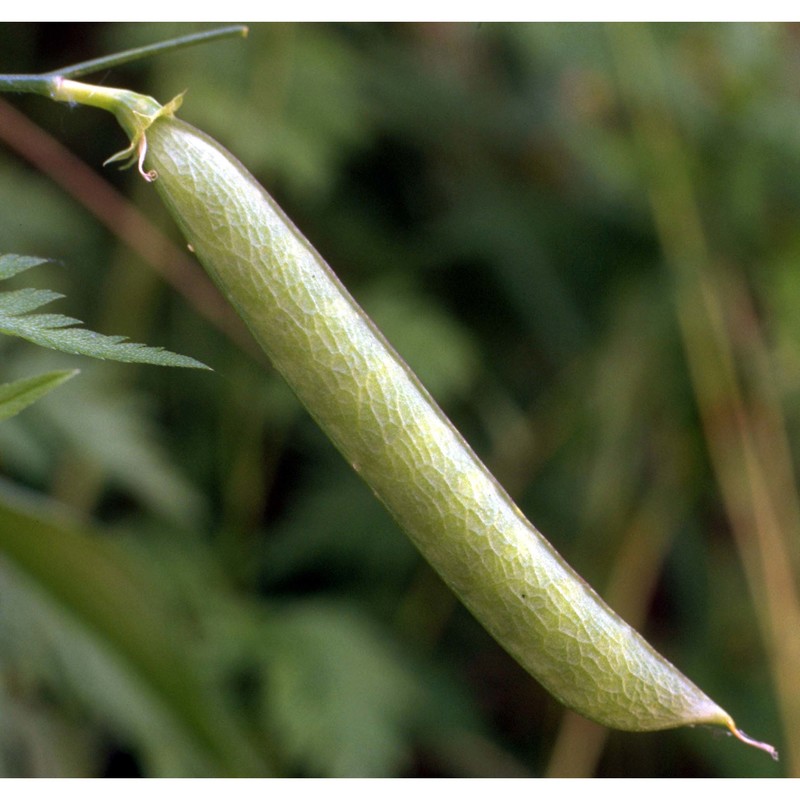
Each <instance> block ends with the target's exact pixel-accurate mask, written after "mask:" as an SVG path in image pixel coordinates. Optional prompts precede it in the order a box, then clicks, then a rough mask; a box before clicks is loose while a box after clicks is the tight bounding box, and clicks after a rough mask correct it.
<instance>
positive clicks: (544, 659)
mask: <svg viewBox="0 0 800 800" xmlns="http://www.w3.org/2000/svg"><path fill="white" fill-rule="evenodd" d="M89 63H90V65H91V66H93V67H94V66H96V63H97V62H89ZM44 77H45V78H46V79H47V81H48V82H47V84H46V87H47V91H48V93H49V94H50V96H51V97H53V98H54V99H58V100H65V101H70V102H79V103H87V104H91V105H97V106H100V107H103V108H106V109H108V110H110V111H112V112H113V113H115V114H116V115H117V118H118V119H119V121H120V123H121V124H122V126H123V127H124V128H125V130H126V131H127V132H128V133H129V135H130V136H131V145H130V147H129V148H128V149H127V150H125V151H123V152H122V153H120V154H118V155H117V156H115V157H114V158H113V159H111V160H115V159H118V158H124V157H127V158H129V159H130V160H131V161H134V162H135V161H138V164H139V169H140V171H141V172H142V174H143V175H144V176H145V177H146V178H147V179H148V180H150V181H153V182H154V185H155V187H156V189H157V190H158V192H159V194H160V195H161V197H162V198H163V200H164V202H165V203H166V205H167V207H168V208H169V210H170V211H171V213H172V215H173V216H174V218H175V220H176V221H177V222H178V224H179V226H180V227H181V229H182V231H183V233H184V235H185V236H186V239H187V241H188V244H189V246H190V249H191V250H192V251H193V252H194V253H195V254H196V255H197V257H198V259H199V261H200V263H201V264H202V265H203V266H204V267H205V269H206V271H207V272H208V273H209V275H210V276H211V277H212V279H213V280H214V281H215V282H216V284H217V285H218V286H219V288H220V290H221V291H222V292H223V294H224V295H225V297H226V298H227V299H228V300H229V301H230V303H231V304H232V305H233V306H234V307H235V309H236V310H237V312H238V313H239V314H240V316H241V317H242V318H243V320H244V321H245V322H246V324H247V325H248V326H249V328H250V330H251V331H252V333H253V335H254V336H255V338H256V340H257V341H258V342H259V343H260V345H261V346H262V347H263V349H264V350H265V351H266V353H267V354H268V355H269V357H270V359H271V360H272V362H273V364H274V365H275V367H276V368H277V369H278V371H279V372H281V373H282V374H283V376H284V378H285V379H286V380H287V382H288V383H289V385H290V386H291V387H292V389H293V390H294V392H295V393H296V394H297V396H298V397H299V399H300V400H301V402H302V403H303V404H304V405H305V406H306V408H307V409H308V411H309V412H310V413H311V415H312V416H313V417H314V419H315V420H316V421H317V422H318V423H319V425H320V426H321V428H322V429H323V430H324V431H325V433H326V434H327V435H328V436H329V437H330V438H331V440H332V441H333V443H334V444H335V445H336V447H337V448H338V449H339V450H340V452H341V453H342V455H343V456H344V458H345V459H346V460H347V461H348V462H349V463H350V464H351V466H352V467H353V469H355V470H356V472H357V473H358V474H359V475H361V477H362V478H363V479H364V480H365V481H366V483H367V484H368V485H369V486H370V487H371V488H372V490H373V491H374V493H375V494H376V496H377V497H378V498H379V499H380V500H381V502H382V503H383V504H384V505H385V506H386V508H387V509H388V510H389V511H390V513H391V514H392V515H393V516H394V518H395V519H396V520H397V522H398V523H399V525H400V526H401V527H402V528H403V530H404V531H405V532H406V533H407V534H408V536H409V537H410V538H411V539H412V541H413V542H414V544H415V545H416V546H417V547H418V548H419V550H420V551H421V553H422V554H423V555H424V557H425V558H426V559H427V560H428V561H429V562H430V563H431V565H432V566H433V567H434V568H435V569H436V570H437V572H438V573H439V574H440V575H441V576H442V578H443V580H444V581H445V582H446V583H447V584H448V585H449V586H450V587H451V589H452V590H453V591H454V592H455V594H456V595H457V596H458V597H459V598H460V599H461V600H462V602H463V603H464V604H465V605H466V606H467V607H468V608H469V609H470V611H471V612H472V613H473V614H474V615H475V617H476V618H477V619H478V620H479V621H480V622H481V623H482V624H483V625H484V627H485V628H486V629H487V630H488V631H489V632H490V633H491V634H492V636H494V637H495V639H497V641H498V642H499V643H500V644H501V645H502V646H503V647H504V648H505V649H506V650H507V651H508V652H509V653H510V654H511V655H512V656H513V657H514V658H515V659H516V660H517V661H518V662H519V663H520V664H521V665H522V666H523V667H524V668H525V669H526V670H527V671H528V672H529V673H530V674H531V675H533V676H534V677H535V678H536V679H537V680H538V681H540V683H541V684H542V685H543V686H544V687H545V688H546V689H548V690H549V691H550V692H551V693H552V694H553V695H555V696H556V697H557V698H558V699H559V700H560V701H561V702H563V703H564V704H565V705H567V706H569V707H570V708H572V709H574V710H575V711H577V712H578V713H580V714H582V715H584V716H585V717H588V718H590V719H593V720H595V721H597V722H599V723H601V724H604V725H607V726H609V727H613V728H618V729H622V730H629V731H650V730H659V729H666V728H674V727H679V726H682V725H698V724H708V725H720V726H723V727H726V728H728V729H729V730H730V731H731V733H733V735H735V736H736V737H737V738H739V739H740V740H742V741H743V742H745V743H747V744H750V745H753V746H755V747H758V748H761V749H763V750H765V751H767V752H768V753H770V754H771V755H772V756H773V757H774V758H777V752H776V751H775V749H774V748H773V747H771V746H770V745H768V744H765V743H762V742H757V741H755V740H753V739H750V738H749V737H748V736H746V735H745V734H744V733H742V732H741V731H740V730H738V729H737V728H736V725H735V724H734V721H733V719H732V718H731V716H730V715H729V714H728V713H727V712H726V711H724V710H723V709H722V708H720V707H719V706H718V705H717V704H716V703H714V702H713V701H712V700H711V699H710V698H709V697H707V696H706V695H705V694H704V693H703V692H702V691H701V690H700V689H699V688H698V687H697V686H695V685H694V684H693V683H692V682H691V681H690V680H689V679H688V678H686V677H685V676H684V675H683V674H682V673H681V672H680V671H678V670H677V669H676V668H675V667H674V666H673V665H672V664H670V663H669V662H668V661H667V660H666V659H665V658H663V657H662V656H661V655H659V654H658V653H657V652H656V651H655V650H654V649H653V648H652V647H651V646H650V645H649V644H648V643H647V642H646V641H645V640H644V639H643V638H642V637H641V636H640V635H639V634H638V633H636V631H634V630H633V629H632V628H631V627H630V626H629V625H628V624H627V623H625V622H624V621H623V620H622V619H621V618H620V617H619V616H617V615H616V614H615V613H614V612H613V611H612V610H611V609H610V608H609V607H608V606H607V605H606V604H605V603H604V602H603V600H602V599H601V598H600V597H599V596H598V595H597V594H596V593H595V592H594V591H593V590H592V589H591V588H590V587H589V586H588V585H587V584H586V583H585V582H584V581H583V580H582V579H581V578H580V576H578V575H577V574H576V573H575V572H574V571H573V570H572V568H571V567H570V566H569V565H568V564H567V563H566V562H565V561H564V559H563V558H562V557H561V556H560V555H559V554H558V553H557V552H556V551H555V549H554V548H553V547H552V546H551V545H550V544H549V542H548V541H547V540H546V539H545V538H544V537H543V536H542V535H541V534H540V533H539V531H538V530H537V529H536V528H535V527H534V526H533V525H532V524H531V523H530V522H529V521H528V520H527V519H526V518H525V516H524V515H523V514H522V512H521V511H520V510H519V509H518V508H517V506H516V505H515V504H514V502H513V501H512V500H511V498H510V497H509V496H508V494H507V493H506V492H505V491H504V490H503V488H502V487H501V486H500V485H499V484H498V483H497V481H496V480H495V479H494V478H493V476H492V475H491V474H490V473H489V471H488V470H487V469H486V467H485V466H484V465H483V464H482V463H481V462H480V460H479V459H478V457H477V456H476V455H475V453H474V452H473V451H472V450H471V449H470V447H469V445H468V444H467V443H466V442H465V441H464V439H463V438H462V437H461V435H460V434H459V433H458V431H457V430H456V429H455V428H454V427H453V425H452V424H451V423H450V422H449V420H448V419H447V417H446V416H445V415H444V413H443V412H442V411H441V409H440V408H439V407H438V406H437V405H436V403H435V402H434V400H433V399H432V398H431V396H430V395H429V394H428V392H427V391H426V390H425V388H424V387H423V386H422V385H421V383H420V382H419V380H418V379H417V378H416V376H415V375H414V373H413V372H412V371H411V370H410V369H409V367H408V366H407V365H406V364H405V363H404V362H403V360H402V359H401V358H400V357H399V355H398V354H397V353H396V352H395V351H394V350H393V348H392V347H391V345H390V344H389V343H388V342H387V341H386V339H385V338H384V336H383V335H382V334H381V332H380V331H379V330H378V329H377V328H376V326H375V325H374V323H373V322H372V321H371V320H370V319H369V318H368V317H367V315H366V314H365V313H364V312H363V310H362V309H361V308H360V307H359V306H358V304H357V303H356V302H355V300H354V299H353V298H352V297H351V296H350V294H349V293H348V292H347V290H346V289H345V288H344V286H343V285H342V284H341V283H340V281H339V280H338V278H337V277H336V275H335V274H334V273H333V271H332V270H331V269H330V267H329V266H328V265H327V264H326V263H325V261H324V260H323V259H322V257H321V256H320V255H319V254H318V253H317V252H316V250H315V249H314V248H313V247H312V246H311V244H310V243H309V242H308V241H307V240H306V238H305V237H304V236H303V235H302V233H300V231H299V230H298V229H297V228H296V227H295V225H294V224H293V223H292V222H291V220H289V218H288V217H287V216H286V215H285V214H284V212H283V211H282V210H281V209H280V208H279V207H278V205H277V204H276V203H275V201H274V200H273V199H272V198H271V197H270V196H269V194H268V193H267V192H266V191H265V190H264V189H263V188H262V187H261V186H260V185H259V184H258V182H257V181H256V180H255V179H254V178H253V177H252V175H250V174H249V173H248V171H247V170H246V169H245V168H244V167H243V166H242V165H241V164H240V163H239V162H238V161H237V160H236V159H235V158H234V157H233V156H232V155H231V154H230V153H228V152H227V151H226V150H225V149H224V148H223V147H221V146H220V145H219V144H218V143H217V142H215V141H214V140H213V139H211V138H210V137H209V136H207V135H206V134H204V133H202V132H201V131H198V130H196V129H195V128H193V127H191V126H190V125H188V124H186V123H185V122H182V121H180V120H179V119H177V118H175V116H174V111H175V110H176V108H177V106H178V105H179V102H180V100H179V99H177V100H176V101H173V102H172V103H170V104H168V105H167V106H165V107H161V106H160V105H159V104H158V103H157V102H156V101H155V100H153V99H152V98H148V97H144V96H142V95H136V94H134V93H132V92H126V91H123V90H118V89H110V88H107V87H102V88H100V87H93V86H88V85H86V84H80V83H76V82H75V81H72V80H65V79H63V78H62V77H61V76H55V77H53V76H50V75H48V76H44ZM34 78H37V76H34ZM37 79H38V80H40V81H41V80H43V79H42V78H41V77H38V78H37ZM32 90H34V89H32ZM36 90H39V89H36Z"/></svg>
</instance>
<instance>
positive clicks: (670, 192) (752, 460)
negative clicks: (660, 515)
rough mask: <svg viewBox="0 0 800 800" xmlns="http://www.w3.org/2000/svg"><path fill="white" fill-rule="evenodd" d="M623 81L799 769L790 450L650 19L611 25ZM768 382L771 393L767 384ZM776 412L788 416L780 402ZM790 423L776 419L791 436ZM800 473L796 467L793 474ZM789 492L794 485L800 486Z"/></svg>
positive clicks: (799, 614) (702, 407) (799, 771)
mask: <svg viewBox="0 0 800 800" xmlns="http://www.w3.org/2000/svg"><path fill="white" fill-rule="evenodd" d="M609 34H610V39H611V43H612V50H613V54H614V57H615V59H616V65H617V69H618V74H619V81H620V89H621V92H622V95H623V98H624V100H625V102H626V104H627V106H628V108H629V110H630V113H631V117H632V120H633V126H634V134H635V136H636V139H637V143H638V146H639V148H640V154H641V159H642V164H643V168H644V171H645V179H646V181H647V184H648V186H647V188H648V193H649V196H650V202H651V206H652V210H653V218H654V221H655V225H656V228H657V231H658V236H659V239H660V241H661V246H662V250H663V253H664V259H665V262H666V264H667V266H668V268H669V269H670V271H671V274H672V277H673V282H674V287H675V299H676V306H677V315H678V319H679V323H680V327H681V332H682V336H683V342H684V348H685V352H686V356H687V361H688V364H689V370H690V373H691V379H692V383H693V385H694V391H695V396H696V399H697V404H698V408H699V412H700V416H701V419H702V423H703V428H704V431H705V436H706V440H707V443H708V448H709V453H710V456H711V460H712V463H713V467H714V471H715V473H716V475H717V480H718V482H719V486H720V491H721V493H722V500H723V503H724V506H725V510H726V514H727V517H728V520H729V523H730V526H731V530H732V532H733V535H734V538H735V541H736V545H737V548H738V550H739V554H740V557H741V561H742V565H743V567H744V570H745V575H746V578H747V581H748V584H749V587H750V591H751V594H752V596H753V599H754V603H755V607H756V611H757V614H758V618H759V623H760V625H761V628H762V634H763V637H764V641H765V644H766V648H767V652H768V654H769V658H770V663H771V667H772V672H773V679H774V683H775V689H776V692H777V695H778V702H779V706H780V710H781V714H782V717H783V725H784V732H785V742H784V745H783V748H782V750H783V751H784V752H785V757H786V760H787V762H788V768H787V772H788V774H790V775H794V776H798V775H800V737H798V735H797V731H799V730H800V636H798V631H800V599H799V598H798V590H797V576H795V575H793V574H792V564H793V558H792V553H793V549H794V548H793V546H792V537H797V536H798V533H800V515H798V512H797V502H796V498H791V499H789V500H787V499H786V498H785V496H784V492H785V489H786V486H787V483H786V481H787V475H786V468H785V459H777V460H773V458H772V457H771V454H770V453H765V452H764V451H763V448H762V447H760V442H763V441H764V437H763V435H762V433H761V431H762V429H763V425H762V423H763V417H762V412H761V411H760V410H759V409H758V408H757V406H756V405H755V404H752V403H750V402H748V399H747V398H746V396H745V391H744V389H743V386H742V383H741V381H740V379H739V376H738V374H737V369H736V363H737V358H741V357H742V354H741V353H740V352H737V350H736V348H735V347H734V342H733V341H732V338H731V335H730V329H731V328H730V324H729V320H728V318H727V317H728V316H729V313H730V300H731V294H730V286H731V284H732V283H733V284H735V283H736V282H737V279H736V278H735V277H733V276H729V275H725V274H724V273H723V272H722V271H721V269H720V268H719V265H718V263H716V262H715V260H714V259H713V257H712V256H711V254H710V253H709V249H708V245H707V242H706V237H705V233H704V230H703V224H702V221H701V216H700V213H699V210H698V207H697V203H696V199H695V195H694V190H693V187H692V182H691V178H690V174H689V166H688V158H687V153H686V151H685V149H684V146H683V143H682V141H681V138H680V136H679V134H678V132H677V130H676V128H675V124H674V121H673V120H672V119H671V117H670V113H669V110H668V108H667V106H666V104H665V103H664V102H663V98H664V97H666V95H667V92H668V87H667V86H666V82H665V78H664V75H663V72H662V67H661V63H660V60H659V57H658V48H657V45H656V42H655V41H654V40H653V37H652V36H651V34H650V31H649V29H648V28H647V27H646V26H639V25H624V26H622V25H612V26H610V27H609ZM762 393H763V392H762ZM772 413H773V416H774V415H775V414H777V415H778V416H780V411H779V410H778V409H777V408H775V407H774V408H773V409H772ZM782 428H783V426H782V424H779V425H774V424H773V425H771V426H770V430H771V433H772V439H773V440H774V437H775V436H777V437H778V438H780V439H783V442H782V445H781V447H780V448H779V449H780V451H781V452H783V453H786V452H788V444H786V443H785V438H784V435H783V431H782ZM790 477H791V476H790ZM791 491H792V492H795V491H796V490H795V488H794V485H792V487H791Z"/></svg>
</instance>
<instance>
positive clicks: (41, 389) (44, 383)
mask: <svg viewBox="0 0 800 800" xmlns="http://www.w3.org/2000/svg"><path fill="white" fill-rule="evenodd" d="M78 372H79V370H77V369H72V370H56V371H55V372H46V373H44V374H43V375H34V377H32V378H21V379H20V380H18V381H13V382H12V383H3V384H0V420H4V419H8V418H9V417H13V416H14V415H15V414H19V412H20V411H22V410H23V409H25V408H27V407H28V406H29V405H30V404H31V403H35V402H36V401H37V400H38V399H39V398H40V397H44V396H45V395H46V394H47V393H48V392H51V391H52V390H53V389H55V388H57V387H58V386H61V384H62V383H64V382H65V381H68V380H69V379H70V378H72V377H74V376H75V375H77V374H78Z"/></svg>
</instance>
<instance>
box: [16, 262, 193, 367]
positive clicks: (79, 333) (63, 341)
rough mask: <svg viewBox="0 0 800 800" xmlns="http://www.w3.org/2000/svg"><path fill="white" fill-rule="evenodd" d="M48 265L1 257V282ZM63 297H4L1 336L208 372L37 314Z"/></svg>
mask: <svg viewBox="0 0 800 800" xmlns="http://www.w3.org/2000/svg"><path fill="white" fill-rule="evenodd" d="M44 263H46V260H45V259H42V258H35V257H32V256H18V255H0V280H5V279H7V278H11V277H12V276H14V275H17V274H18V273H20V272H24V271H25V270H27V269H30V268H31V267H35V266H38V265H40V264H44ZM61 297H63V295H60V294H58V293H57V292H51V291H49V290H47V289H17V290H15V291H7V292H2V293H0V333H6V334H8V335H10V336H18V337H20V338H22V339H27V340H28V341H29V342H33V343H34V344H38V345H40V346H42V347H49V348H51V349H53V350H60V351H62V352H64V353H72V354H73V355H81V356H92V357H93V358H102V359H109V360H111V361H124V362H136V363H140V364H155V365H157V366H162V367H192V368H195V369H208V367H206V366H205V364H201V363H200V362H199V361H196V360H195V359H193V358H189V357H188V356H182V355H178V354H176V353H170V352H169V351H168V350H163V349H161V348H160V347H148V346H147V345H143V344H137V343H135V342H129V341H127V340H126V338H125V337H124V336H106V335H104V334H101V333H95V332H94V331H90V330H87V329H85V328H77V327H75V326H76V325H79V324H80V320H77V319H73V318H72V317H65V316H62V315H61V314H35V313H33V312H34V311H36V310H37V309H38V308H41V307H42V306H44V305H46V304H47V303H50V302H52V301H53V300H58V299H60V298H61Z"/></svg>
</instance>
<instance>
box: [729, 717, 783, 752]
mask: <svg viewBox="0 0 800 800" xmlns="http://www.w3.org/2000/svg"><path fill="white" fill-rule="evenodd" d="M728 727H729V728H730V731H731V733H732V734H733V735H734V736H735V737H736V738H737V739H738V740H739V741H740V742H744V743H745V744H748V745H750V747H757V748H758V749H759V750H763V751H764V752H765V753H769V754H770V755H771V756H772V758H773V760H774V761H777V760H778V751H777V750H776V749H775V748H774V747H773V746H772V745H771V744H767V743H766V742H759V741H757V740H756V739H752V738H751V737H750V736H748V735H747V734H746V733H745V732H744V731H741V730H739V728H737V727H736V725H735V724H734V722H733V720H730V721H729V722H728Z"/></svg>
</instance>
